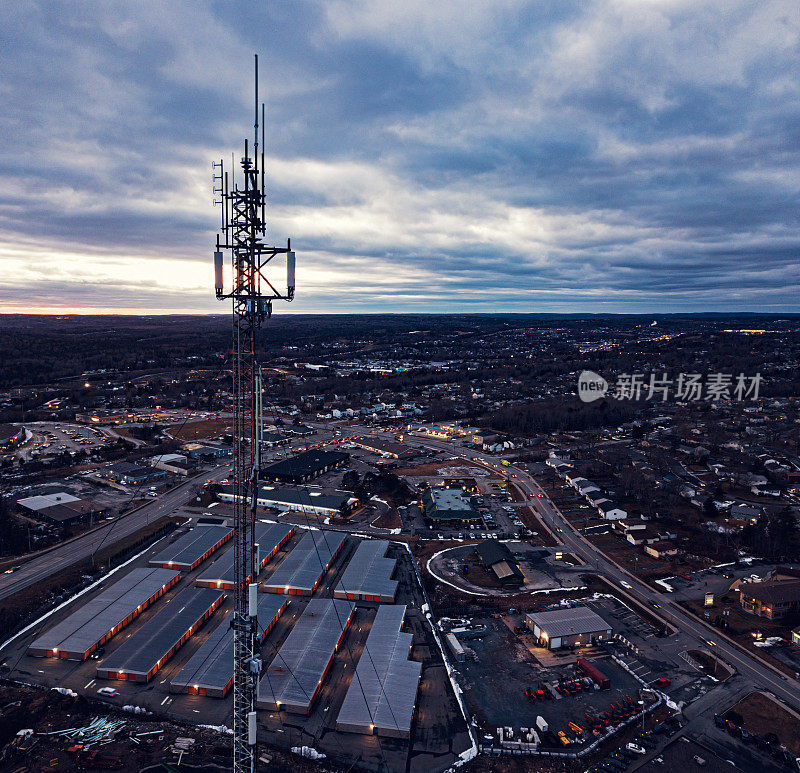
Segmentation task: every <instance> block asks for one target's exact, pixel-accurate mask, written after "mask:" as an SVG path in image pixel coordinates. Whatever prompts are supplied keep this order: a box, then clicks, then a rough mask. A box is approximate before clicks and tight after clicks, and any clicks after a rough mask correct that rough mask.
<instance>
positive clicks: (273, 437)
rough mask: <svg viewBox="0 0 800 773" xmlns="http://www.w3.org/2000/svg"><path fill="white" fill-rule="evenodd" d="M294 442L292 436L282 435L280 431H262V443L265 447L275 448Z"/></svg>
mask: <svg viewBox="0 0 800 773" xmlns="http://www.w3.org/2000/svg"><path fill="white" fill-rule="evenodd" d="M291 442H292V439H291V438H290V437H287V436H286V435H282V434H281V433H280V432H262V433H261V445H262V446H263V447H264V448H275V447H277V446H285V445H288V444H289V443H291Z"/></svg>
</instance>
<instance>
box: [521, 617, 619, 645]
mask: <svg viewBox="0 0 800 773" xmlns="http://www.w3.org/2000/svg"><path fill="white" fill-rule="evenodd" d="M525 625H526V626H527V628H528V629H529V630H531V631H533V634H534V636H536V637H537V638H538V640H539V644H540V645H541V646H542V647H546V648H547V649H550V650H555V649H558V648H559V647H581V646H586V645H589V644H592V643H593V642H598V641H603V640H605V639H609V638H610V637H611V634H612V632H613V631H612V628H611V626H610V625H609V624H608V623H607V622H606V621H605V620H603V618H602V617H600V615H598V614H597V613H596V612H594V611H592V610H591V609H589V608H588V607H570V608H568V609H556V610H554V611H552V612H532V613H529V614H528V615H526V616H525Z"/></svg>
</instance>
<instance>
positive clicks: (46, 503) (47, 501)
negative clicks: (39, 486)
mask: <svg viewBox="0 0 800 773" xmlns="http://www.w3.org/2000/svg"><path fill="white" fill-rule="evenodd" d="M67 502H80V499H79V498H78V497H76V496H73V495H72V494H68V493H67V492H66V491H59V492H58V493H57V494H39V495H38V496H35V497H26V498H25V499H19V500H17V504H18V505H19V506H20V507H26V508H28V510H42V509H44V508H45V507H52V506H53V505H65V504H66V503H67Z"/></svg>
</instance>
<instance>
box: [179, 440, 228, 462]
mask: <svg viewBox="0 0 800 773" xmlns="http://www.w3.org/2000/svg"><path fill="white" fill-rule="evenodd" d="M183 450H184V451H186V453H187V454H188V455H189V458H190V459H224V458H225V457H226V456H231V454H232V453H233V449H232V448H231V446H209V445H204V444H203V443H185V444H184V445H183Z"/></svg>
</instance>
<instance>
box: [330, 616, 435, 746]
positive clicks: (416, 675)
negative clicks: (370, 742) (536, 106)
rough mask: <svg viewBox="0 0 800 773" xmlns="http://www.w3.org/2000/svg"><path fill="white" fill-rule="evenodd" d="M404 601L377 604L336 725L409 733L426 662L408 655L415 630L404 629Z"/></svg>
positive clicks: (383, 732) (368, 731)
mask: <svg viewBox="0 0 800 773" xmlns="http://www.w3.org/2000/svg"><path fill="white" fill-rule="evenodd" d="M405 613H406V608H405V606H404V605H402V604H398V605H394V604H392V605H386V606H382V607H380V608H379V609H378V614H377V615H375V619H374V620H373V622H372V628H371V629H370V632H369V636H368V637H367V643H366V644H365V645H364V651H363V652H362V653H361V657H360V658H359V661H358V666H357V667H356V672H355V676H354V677H353V679H352V680H351V681H350V687H349V688H348V690H347V694H346V695H345V698H344V702H343V703H342V707H341V709H339V716H338V717H337V719H336V729H337V730H343V731H345V732H349V733H364V734H367V735H372V734H377V735H383V736H389V737H392V738H409V737H410V736H411V723H412V720H413V717H414V708H415V706H416V702H417V691H418V689H419V680H420V675H421V673H422V663H418V662H417V661H414V660H409V659H408V658H409V655H410V654H411V648H412V646H413V639H414V637H413V635H412V634H410V633H403V631H402V628H403V618H404V617H405Z"/></svg>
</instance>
